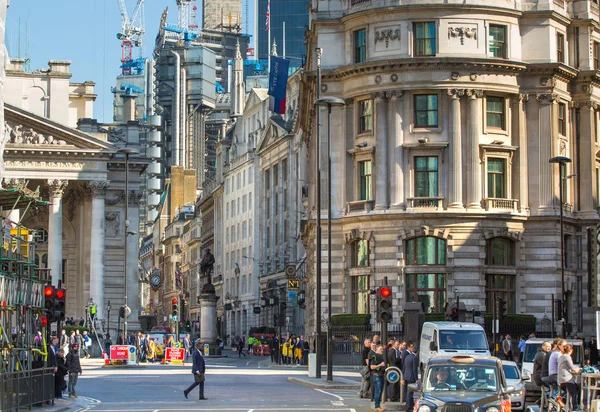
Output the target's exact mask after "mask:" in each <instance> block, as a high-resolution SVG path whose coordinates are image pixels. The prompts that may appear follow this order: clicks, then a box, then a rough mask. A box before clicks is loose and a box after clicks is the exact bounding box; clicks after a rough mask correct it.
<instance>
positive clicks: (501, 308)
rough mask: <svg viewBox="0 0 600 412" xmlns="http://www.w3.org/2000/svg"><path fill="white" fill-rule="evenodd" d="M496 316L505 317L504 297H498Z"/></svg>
mask: <svg viewBox="0 0 600 412" xmlns="http://www.w3.org/2000/svg"><path fill="white" fill-rule="evenodd" d="M498 308H499V310H498V318H499V319H504V318H505V317H506V299H503V298H500V299H498Z"/></svg>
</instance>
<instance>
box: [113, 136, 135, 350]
mask: <svg viewBox="0 0 600 412" xmlns="http://www.w3.org/2000/svg"><path fill="white" fill-rule="evenodd" d="M117 153H120V154H124V155H125V250H124V252H125V261H124V265H123V278H124V280H123V340H124V341H127V317H128V316H129V315H130V314H131V309H129V307H128V306H127V243H128V242H127V237H128V236H129V235H130V234H134V233H135V232H131V231H130V230H129V156H131V155H138V154H140V152H139V151H137V150H135V149H132V148H131V147H123V148H121V149H119V150H118V151H117Z"/></svg>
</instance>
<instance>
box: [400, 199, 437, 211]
mask: <svg viewBox="0 0 600 412" xmlns="http://www.w3.org/2000/svg"><path fill="white" fill-rule="evenodd" d="M406 200H407V201H408V206H407V210H409V211H410V210H411V209H419V210H421V209H430V210H441V209H442V207H443V203H444V198H443V197H409V198H407V199H406Z"/></svg>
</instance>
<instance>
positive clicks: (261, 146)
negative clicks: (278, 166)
mask: <svg viewBox="0 0 600 412" xmlns="http://www.w3.org/2000/svg"><path fill="white" fill-rule="evenodd" d="M280 119H281V118H280ZM289 135H290V133H289V132H288V131H287V130H286V129H285V128H284V127H283V125H282V124H279V123H278V121H277V120H275V117H271V118H270V119H269V121H268V122H267V127H266V128H265V132H264V133H263V135H262V136H261V138H260V141H259V142H258V144H257V145H256V152H257V153H260V152H261V151H262V150H265V149H266V148H268V147H269V146H271V145H272V144H274V143H276V142H277V141H278V140H280V139H282V138H283V137H286V136H289Z"/></svg>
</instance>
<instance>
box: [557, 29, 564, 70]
mask: <svg viewBox="0 0 600 412" xmlns="http://www.w3.org/2000/svg"><path fill="white" fill-rule="evenodd" d="M556 60H557V61H558V62H559V63H564V62H565V35H564V34H562V33H556Z"/></svg>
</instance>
